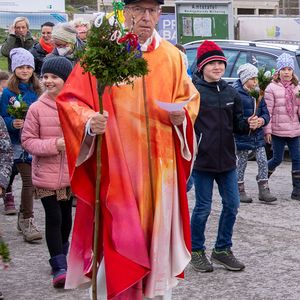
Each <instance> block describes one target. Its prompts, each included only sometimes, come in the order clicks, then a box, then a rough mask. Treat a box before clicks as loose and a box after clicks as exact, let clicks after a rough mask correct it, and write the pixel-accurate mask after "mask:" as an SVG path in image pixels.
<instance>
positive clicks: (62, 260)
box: [49, 254, 67, 288]
mask: <svg viewBox="0 0 300 300" xmlns="http://www.w3.org/2000/svg"><path fill="white" fill-rule="evenodd" d="M49 263H50V265H51V267H52V275H53V280H52V284H53V286H54V287H55V288H63V287H64V286H65V281H66V275H67V259H66V256H65V255H64V254H59V255H56V256H53V257H51V258H50V259H49Z"/></svg>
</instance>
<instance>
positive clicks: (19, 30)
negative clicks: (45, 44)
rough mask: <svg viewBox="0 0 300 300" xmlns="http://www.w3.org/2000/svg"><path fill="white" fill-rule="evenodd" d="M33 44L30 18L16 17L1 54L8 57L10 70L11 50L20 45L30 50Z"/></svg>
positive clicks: (9, 68)
mask: <svg viewBox="0 0 300 300" xmlns="http://www.w3.org/2000/svg"><path fill="white" fill-rule="evenodd" d="M33 44H34V39H33V37H32V35H31V32H30V31H29V20H28V19H27V18H26V17H17V18H15V20H14V22H13V24H12V26H11V27H10V29H9V34H8V36H7V38H6V39H5V41H4V43H3V44H2V47H1V54H2V55H3V56H5V57H7V62H8V70H9V71H11V59H10V56H9V53H10V51H11V50H12V49H14V48H20V47H21V48H24V49H26V50H29V49H31V48H32V46H33Z"/></svg>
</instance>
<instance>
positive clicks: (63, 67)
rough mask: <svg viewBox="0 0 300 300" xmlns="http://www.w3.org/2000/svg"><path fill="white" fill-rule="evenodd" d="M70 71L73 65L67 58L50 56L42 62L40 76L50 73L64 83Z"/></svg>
mask: <svg viewBox="0 0 300 300" xmlns="http://www.w3.org/2000/svg"><path fill="white" fill-rule="evenodd" d="M72 69H73V65H72V63H71V62H70V61H69V60H68V59H67V58H65V57H62V56H52V57H49V58H47V59H46V60H45V61H44V63H43V66H42V70H41V74H42V76H43V75H44V74H45V73H51V74H54V75H56V76H58V77H60V78H61V79H62V80H63V81H66V80H67V78H68V76H69V75H70V73H71V72H72Z"/></svg>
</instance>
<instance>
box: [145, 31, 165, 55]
mask: <svg viewBox="0 0 300 300" xmlns="http://www.w3.org/2000/svg"><path fill="white" fill-rule="evenodd" d="M160 41H161V37H160V36H159V34H158V32H157V31H156V30H155V29H154V31H153V34H152V36H151V37H149V38H148V39H147V41H146V42H145V43H144V44H141V50H142V51H143V52H151V51H153V50H155V49H157V48H158V46H159V44H160Z"/></svg>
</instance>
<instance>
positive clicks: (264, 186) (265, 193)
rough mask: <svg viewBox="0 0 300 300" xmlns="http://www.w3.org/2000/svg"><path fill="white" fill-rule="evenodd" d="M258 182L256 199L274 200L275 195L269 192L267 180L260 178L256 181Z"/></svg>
mask: <svg viewBox="0 0 300 300" xmlns="http://www.w3.org/2000/svg"><path fill="white" fill-rule="evenodd" d="M257 184H258V190H259V194H258V199H259V200H260V201H264V202H274V201H276V200H277V198H276V197H275V196H273V195H272V194H271V193H270V189H269V184H268V180H267V179H266V180H260V181H258V182H257Z"/></svg>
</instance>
